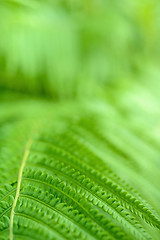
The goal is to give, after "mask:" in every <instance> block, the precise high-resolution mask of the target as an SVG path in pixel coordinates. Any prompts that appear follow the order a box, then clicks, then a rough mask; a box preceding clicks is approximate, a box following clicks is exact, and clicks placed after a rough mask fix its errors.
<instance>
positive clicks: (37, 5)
mask: <svg viewBox="0 0 160 240" xmlns="http://www.w3.org/2000/svg"><path fill="white" fill-rule="evenodd" d="M0 36H1V37H0V88H1V92H2V91H3V92H4V90H10V91H14V92H15V91H16V92H17V93H18V92H21V93H24V94H30V95H32V96H43V97H48V98H52V99H54V100H59V99H64V98H65V99H66V98H67V99H68V98H84V97H106V96H108V95H110V94H111V93H112V92H113V90H114V91H121V90H126V89H127V90H129V89H130V88H131V89H132V87H135V86H137V85H138V86H143V88H145V87H146V88H151V89H152V90H153V92H154V95H155V94H156V95H159V86H160V84H159V76H160V68H159V62H160V44H159V40H160V3H159V1H157V0H152V1H151V0H141V1H138V0H134V1H128V0H122V1H118V0H112V1H110V0H54V1H53V0H46V1H43V0H39V1H38V0H23V1H22V0H5V1H4V0H3V1H1V4H0ZM136 91H138V90H136ZM117 94H118V93H117V92H116V96H117Z"/></svg>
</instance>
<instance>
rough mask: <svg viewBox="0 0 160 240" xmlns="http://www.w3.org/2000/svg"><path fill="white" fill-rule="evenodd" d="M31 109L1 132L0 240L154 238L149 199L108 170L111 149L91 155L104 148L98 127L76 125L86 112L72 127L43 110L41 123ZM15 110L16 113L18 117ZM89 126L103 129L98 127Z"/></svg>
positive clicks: (68, 120)
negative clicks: (27, 147) (147, 225)
mask: <svg viewBox="0 0 160 240" xmlns="http://www.w3.org/2000/svg"><path fill="white" fill-rule="evenodd" d="M32 105H33V104H32ZM22 106H23V105H22ZM35 106H36V108H37V111H38V105H35ZM48 107H49V106H48ZM79 107H80V108H81V106H79ZM36 108H35V107H34V105H33V106H32V107H31V109H32V111H31V109H30V110H29V111H28V113H29V115H28V116H27V117H26V116H25V117H24V118H18V120H15V122H6V124H4V125H2V126H1V128H0V132H1V139H2V140H3V141H1V169H3V172H2V175H1V177H0V182H1V188H0V233H1V235H0V236H1V237H0V239H4V238H9V236H10V237H11V235H10V234H11V230H12V229H13V232H12V234H13V236H14V238H15V239H29V238H32V237H31V236H33V239H46V238H47V239H80V240H81V239H104V240H116V239H117V240H118V239H122V240H129V239H131V240H132V239H137V240H140V239H142V240H146V239H150V240H151V239H153V238H152V232H151V231H148V229H147V228H146V223H145V222H147V223H149V224H150V225H153V226H154V227H156V228H159V227H160V220H159V216H158V214H157V213H156V212H155V211H154V210H153V207H152V206H150V204H148V203H147V200H148V199H146V198H144V197H143V196H141V193H139V191H138V190H134V187H132V186H131V187H130V186H129V185H128V184H126V182H125V178H124V180H123V178H122V177H119V176H118V175H117V173H116V172H115V171H114V170H113V169H112V164H111V162H110V157H111V152H110V151H109V150H111V149H112V145H109V146H108V148H106V152H108V155H107V154H105V152H104V154H103V156H101V155H100V154H99V151H96V148H95V147H94V144H95V143H97V146H98V145H99V144H101V143H102V142H103V143H105V139H104V138H105V137H103V138H102V137H101V135H100V133H98V130H97V129H96V128H95V129H93V131H91V129H90V128H88V130H87V128H84V126H81V119H82V118H83V115H85V114H88V113H87V112H88V109H87V108H86V109H84V111H83V114H82V116H80V115H79V116H78V115H77V120H74V124H73V118H68V113H66V116H65V113H64V111H62V112H63V114H62V113H61V111H60V110H59V112H58V111H57V114H52V113H51V112H49V111H48V109H46V107H45V108H43V109H42V108H41V106H40V109H41V111H39V114H40V115H41V114H45V113H47V114H48V115H46V117H47V120H46V117H45V118H43V117H40V118H38V115H36V116H35V113H34V111H35V109H36ZM19 111H20V112H23V110H22V108H21V107H20V106H19V107H18V108H17V116H18V112H19ZM25 111H26V110H25ZM42 111H43V113H42ZM72 111H73V109H72ZM74 111H75V113H76V111H77V106H75V110H74ZM90 114H91V115H92V110H91V109H90ZM40 115H39V116H40ZM4 117H5V111H4V113H3V118H4ZM53 119H54V120H53ZM92 123H94V125H95V126H96V125H97V126H99V127H101V126H103V123H101V121H99V122H95V121H92ZM101 124H102V125H101ZM17 132H18V135H17ZM30 138H32V144H31V145H30V148H29V151H28V154H27V155H25V156H26V161H25V165H24V166H23V165H22V160H23V159H24V154H25V151H26V150H25V149H26V148H25V146H26V144H27V142H28V139H30ZM15 139H16V142H15ZM103 147H104V146H103ZM8 148H9V150H8V151H7V149H8ZM107 149H108V150H107ZM123 151H124V150H123ZM115 156H116V155H115ZM104 157H105V158H104ZM20 166H21V167H20ZM22 166H23V169H22ZM20 171H22V178H21V181H20V179H18V175H19V173H20ZM133 172H134V169H133ZM19 176H20V175H19ZM4 183H5V184H4ZM18 188H19V191H17V189H18ZM16 198H17V200H16V202H15V199H16ZM15 203H16V204H15ZM14 204H15V206H14ZM11 217H12V218H13V226H12V227H11V224H12V222H11V221H10V219H11ZM9 230H10V231H9ZM35 233H37V235H36V234H35ZM156 234H157V233H156V230H154V234H153V236H155V235H156Z"/></svg>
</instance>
